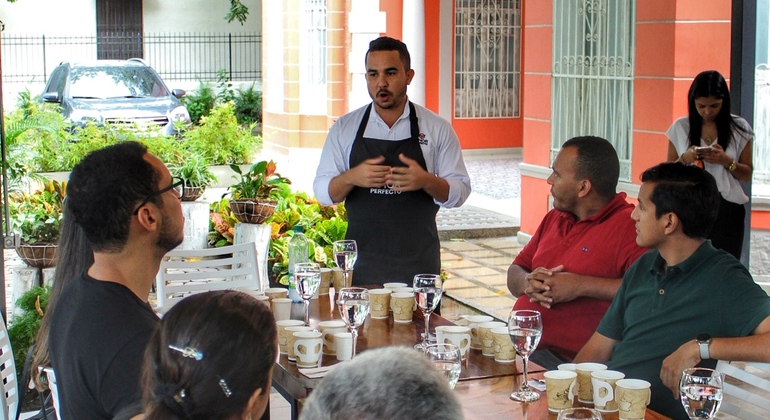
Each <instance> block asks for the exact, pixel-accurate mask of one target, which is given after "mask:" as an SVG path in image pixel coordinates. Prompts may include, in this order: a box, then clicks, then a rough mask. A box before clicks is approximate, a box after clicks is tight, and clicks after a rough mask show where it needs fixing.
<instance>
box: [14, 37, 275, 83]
mask: <svg viewBox="0 0 770 420" xmlns="http://www.w3.org/2000/svg"><path fill="white" fill-rule="evenodd" d="M137 39H139V40H140V41H141V42H142V45H141V49H139V48H137V47H136V45H134V44H135V43H136V41H137ZM121 44H123V45H125V46H126V48H129V47H130V50H131V51H143V57H141V58H143V59H145V61H147V62H148V64H149V65H151V66H152V67H153V68H154V69H155V71H157V72H158V73H159V74H160V76H161V77H162V78H163V79H165V80H215V79H216V77H217V71H219V70H221V69H224V70H225V71H227V73H228V75H229V76H230V80H233V81H254V80H261V79H262V69H261V67H262V58H261V52H262V35H261V34H259V33H237V34H212V33H184V34H168V33H162V34H151V33H147V34H142V35H141V36H140V37H139V38H137V37H136V35H131V34H123V33H116V34H113V35H112V36H111V37H109V38H105V37H104V36H103V34H100V36H99V40H98V42H97V37H96V35H88V36H46V35H15V34H5V33H4V34H3V35H2V55H3V59H2V66H3V68H2V72H3V82H4V83H24V82H41V81H42V82H45V81H47V78H48V76H49V74H50V73H51V71H53V69H54V67H56V65H58V64H59V63H60V62H62V61H70V62H77V61H91V60H95V59H96V58H97V54H98V51H99V49H100V48H101V49H104V48H110V49H111V50H113V49H114V48H115V46H116V45H121ZM126 58H128V57H126Z"/></svg>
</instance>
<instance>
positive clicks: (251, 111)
mask: <svg viewBox="0 0 770 420" xmlns="http://www.w3.org/2000/svg"><path fill="white" fill-rule="evenodd" d="M233 102H234V103H235V118H236V119H237V120H238V122H240V123H241V124H247V125H251V124H255V123H260V122H262V92H260V91H259V90H257V89H255V88H254V84H253V83H252V84H251V86H249V87H248V88H246V89H238V91H236V92H235V98H234V99H233Z"/></svg>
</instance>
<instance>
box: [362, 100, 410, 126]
mask: <svg viewBox="0 0 770 420" xmlns="http://www.w3.org/2000/svg"><path fill="white" fill-rule="evenodd" d="M369 106H370V107H371V112H369V122H375V123H377V124H382V125H384V126H385V127H388V125H387V124H385V120H383V119H382V117H380V114H378V113H377V110H376V109H375V108H374V102H372V103H371V104H370V105H369ZM415 112H417V107H415ZM403 120H407V121H409V97H407V98H406V104H405V105H404V112H402V113H401V116H400V117H398V119H397V120H396V122H395V123H393V127H395V126H396V124H398V123H400V122H401V121H403ZM393 127H389V128H388V129H389V130H390V129H392V128H393Z"/></svg>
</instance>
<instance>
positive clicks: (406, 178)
mask: <svg viewBox="0 0 770 420" xmlns="http://www.w3.org/2000/svg"><path fill="white" fill-rule="evenodd" d="M398 158H399V160H401V162H404V163H405V164H406V166H395V167H393V168H389V169H390V172H389V173H388V174H387V175H386V182H387V183H388V184H389V185H390V184H392V185H393V190H395V191H417V190H425V192H426V193H428V195H430V196H431V197H433V199H434V200H436V201H438V202H441V203H443V202H445V201H447V199H449V183H448V182H447V181H446V180H445V179H443V178H440V177H439V176H437V175H433V174H431V173H429V172H428V171H426V170H425V169H423V168H422V166H420V164H419V163H417V161H416V160H414V159H410V158H408V157H406V156H405V155H404V154H403V153H402V154H400V155H398Z"/></svg>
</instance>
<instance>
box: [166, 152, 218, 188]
mask: <svg viewBox="0 0 770 420" xmlns="http://www.w3.org/2000/svg"><path fill="white" fill-rule="evenodd" d="M169 169H170V170H171V175H172V176H176V177H179V178H182V179H183V180H184V183H185V186H187V187H203V188H205V187H208V186H209V185H211V184H213V183H214V182H216V180H217V177H216V176H214V173H213V172H211V170H210V169H209V162H208V161H207V160H206V159H205V158H204V157H203V156H201V155H197V154H187V155H185V156H183V158H182V159H181V163H179V164H177V165H172V166H171V167H170V168H169Z"/></svg>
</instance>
